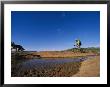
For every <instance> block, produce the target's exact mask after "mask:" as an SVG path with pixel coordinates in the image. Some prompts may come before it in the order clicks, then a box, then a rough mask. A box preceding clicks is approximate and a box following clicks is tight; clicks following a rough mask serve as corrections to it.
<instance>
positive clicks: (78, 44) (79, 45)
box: [74, 39, 82, 48]
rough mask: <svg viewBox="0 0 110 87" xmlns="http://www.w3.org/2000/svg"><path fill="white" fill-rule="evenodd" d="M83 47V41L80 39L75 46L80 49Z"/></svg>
mask: <svg viewBox="0 0 110 87" xmlns="http://www.w3.org/2000/svg"><path fill="white" fill-rule="evenodd" d="M81 45H82V43H81V41H80V40H79V39H77V40H75V45H74V46H76V47H77V48H80V47H81Z"/></svg>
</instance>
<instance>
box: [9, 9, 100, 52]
mask: <svg viewBox="0 0 110 87" xmlns="http://www.w3.org/2000/svg"><path fill="white" fill-rule="evenodd" d="M11 39H12V41H14V42H15V43H16V44H21V45H22V46H23V47H24V48H25V49H26V50H30V51H45V50H65V49H68V48H73V47H74V43H75V39H80V40H81V41H82V47H99V46H100V12H98V11H12V12H11Z"/></svg>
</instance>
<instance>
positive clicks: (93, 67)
mask: <svg viewBox="0 0 110 87" xmlns="http://www.w3.org/2000/svg"><path fill="white" fill-rule="evenodd" d="M99 76H100V57H99V56H96V57H95V58H92V59H89V60H86V61H84V62H82V64H81V68H80V71H79V72H78V73H77V74H75V75H73V77H99Z"/></svg>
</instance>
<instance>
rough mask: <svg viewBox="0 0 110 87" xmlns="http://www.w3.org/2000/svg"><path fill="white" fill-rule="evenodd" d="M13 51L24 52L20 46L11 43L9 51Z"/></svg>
mask: <svg viewBox="0 0 110 87" xmlns="http://www.w3.org/2000/svg"><path fill="white" fill-rule="evenodd" d="M12 49H15V50H16V51H23V50H25V49H24V48H23V47H22V46H21V45H17V44H15V43H14V42H11V50H12Z"/></svg>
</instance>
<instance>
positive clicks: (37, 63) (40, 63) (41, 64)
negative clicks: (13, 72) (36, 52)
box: [18, 56, 93, 69]
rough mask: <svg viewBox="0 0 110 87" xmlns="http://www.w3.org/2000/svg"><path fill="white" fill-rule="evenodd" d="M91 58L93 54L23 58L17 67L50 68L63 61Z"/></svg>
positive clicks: (80, 60)
mask: <svg viewBox="0 0 110 87" xmlns="http://www.w3.org/2000/svg"><path fill="white" fill-rule="evenodd" d="M90 58H93V56H90V57H89V58H87V57H82V58H60V59H58V58H55V59H43V58H42V59H30V60H25V61H24V62H22V63H20V64H19V65H18V67H21V68H22V69H32V68H52V67H54V66H56V65H58V64H63V63H71V62H82V61H85V60H87V59H90Z"/></svg>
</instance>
